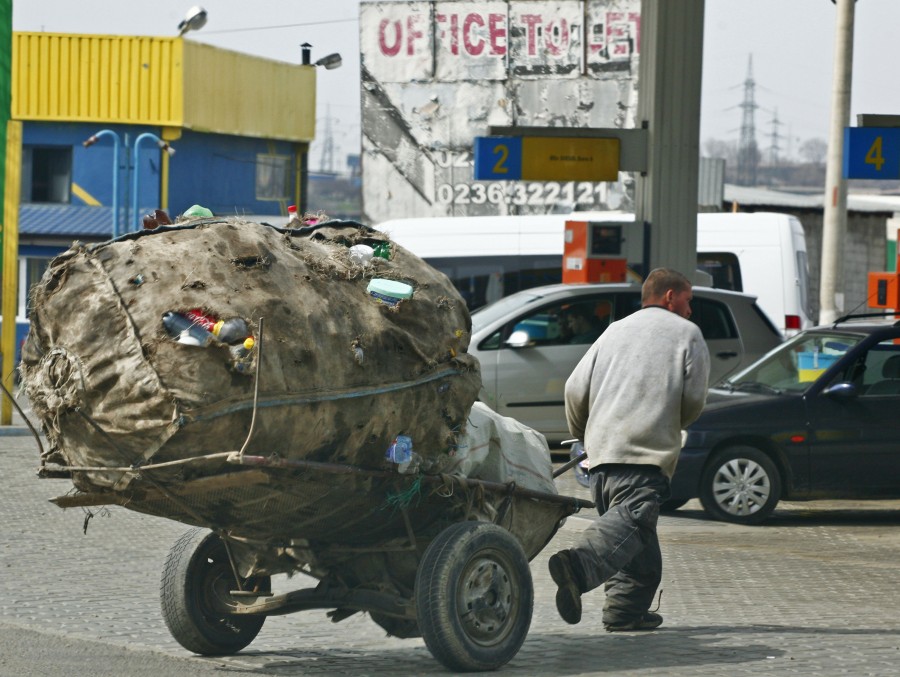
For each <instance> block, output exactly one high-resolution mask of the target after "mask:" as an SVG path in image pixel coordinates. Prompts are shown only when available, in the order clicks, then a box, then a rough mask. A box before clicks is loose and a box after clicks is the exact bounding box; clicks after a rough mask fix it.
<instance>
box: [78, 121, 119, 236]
mask: <svg viewBox="0 0 900 677" xmlns="http://www.w3.org/2000/svg"><path fill="white" fill-rule="evenodd" d="M103 136H111V137H112V139H113V175H112V236H113V239H115V238H116V237H118V236H119V135H118V134H116V133H115V132H114V131H113V130H111V129H101V130H100V131H99V132H97V133H96V134H94V135H93V136H92V137H90V138H89V139H87V140H86V141H83V142H82V144H81V145H83V146H84V147H85V148H90V147H91V146H93V145H94V144H95V143H97V142H98V141H99V140H100V137H103Z"/></svg>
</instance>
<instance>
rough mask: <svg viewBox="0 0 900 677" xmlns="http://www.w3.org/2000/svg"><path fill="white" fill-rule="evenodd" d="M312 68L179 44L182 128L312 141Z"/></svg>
mask: <svg viewBox="0 0 900 677" xmlns="http://www.w3.org/2000/svg"><path fill="white" fill-rule="evenodd" d="M315 120H316V73H315V66H300V65H294V64H288V63H283V62H279V61H271V60H269V59H261V58H258V57H253V56H248V55H246V54H239V53H237V52H231V51H228V50H224V49H219V48H217V47H211V46H209V45H203V44H200V43H197V42H185V43H184V121H185V122H184V126H185V127H188V128H190V129H194V130H198V131H204V132H221V133H228V134H233V133H235V132H234V131H230V130H235V129H240V130H242V131H241V134H243V135H244V136H252V137H258V138H267V139H283V140H290V141H312V140H313V138H314V136H315V131H316V128H315V124H316V121H315Z"/></svg>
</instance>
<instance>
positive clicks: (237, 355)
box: [228, 336, 256, 360]
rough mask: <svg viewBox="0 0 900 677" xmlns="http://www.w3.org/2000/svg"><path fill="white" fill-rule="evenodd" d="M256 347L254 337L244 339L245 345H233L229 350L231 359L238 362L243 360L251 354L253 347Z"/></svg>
mask: <svg viewBox="0 0 900 677" xmlns="http://www.w3.org/2000/svg"><path fill="white" fill-rule="evenodd" d="M255 345H256V341H254V340H253V337H252V336H248V337H247V338H245V339H244V342H243V343H238V344H237V345H233V346H231V347H230V348H229V349H228V350H229V351H231V357H233V358H234V359H236V360H242V359H243V358H245V357H247V355H249V354H250V351H251V350H253V346H255Z"/></svg>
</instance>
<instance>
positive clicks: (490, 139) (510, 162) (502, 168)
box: [475, 136, 522, 181]
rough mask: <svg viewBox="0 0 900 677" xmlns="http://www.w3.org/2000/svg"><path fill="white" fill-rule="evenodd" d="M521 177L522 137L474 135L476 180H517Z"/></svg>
mask: <svg viewBox="0 0 900 677" xmlns="http://www.w3.org/2000/svg"><path fill="white" fill-rule="evenodd" d="M521 178H522V137H520V136H477V137H475V180H476V181H490V180H493V181H497V180H501V181H519V180H520V179H521Z"/></svg>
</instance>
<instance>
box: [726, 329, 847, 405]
mask: <svg viewBox="0 0 900 677" xmlns="http://www.w3.org/2000/svg"><path fill="white" fill-rule="evenodd" d="M862 339H863V337H862V336H858V335H855V334H841V333H838V332H834V333H829V332H821V331H816V332H806V333H801V334H798V335H797V336H795V337H793V338H792V339H790V340H788V341H786V342H784V343H782V344H781V345H780V346H778V347H777V348H775V349H774V350H772V351H771V352H769V353H767V354H766V355H764V356H763V357H761V358H760V359H759V360H757V361H756V362H754V363H753V364H751V365H750V366H749V367H747V368H746V369H744V370H743V371H741V372H739V373H737V374H735V375H734V376H732V377H731V378H729V379H727V380H725V381H724V382H723V383H722V387H724V388H725V389H726V390H743V391H748V392H763V393H773V394H779V393H783V392H803V391H805V390H806V389H807V388H809V386H811V385H812V384H813V383H815V382H816V380H817V379H818V378H819V377H820V376H821V375H822V374H824V373H825V371H826V370H827V369H828V368H829V367H830V366H831V365H833V364H834V363H835V362H837V361H838V360H839V359H841V358H842V357H843V356H844V355H845V354H846V353H847V352H848V351H849V350H850V349H851V348H853V346H855V345H856V344H857V343H859V342H860V341H861V340H862Z"/></svg>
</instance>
